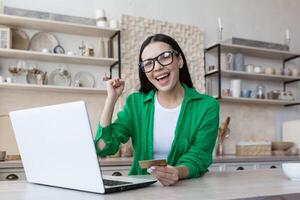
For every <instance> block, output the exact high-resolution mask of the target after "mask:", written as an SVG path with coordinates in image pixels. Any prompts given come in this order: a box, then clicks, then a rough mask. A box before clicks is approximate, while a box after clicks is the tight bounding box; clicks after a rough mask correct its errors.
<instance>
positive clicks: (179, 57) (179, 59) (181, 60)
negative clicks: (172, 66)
mask: <svg viewBox="0 0 300 200" xmlns="http://www.w3.org/2000/svg"><path fill="white" fill-rule="evenodd" d="M178 63H179V69H181V68H183V59H182V56H181V55H179V56H178Z"/></svg>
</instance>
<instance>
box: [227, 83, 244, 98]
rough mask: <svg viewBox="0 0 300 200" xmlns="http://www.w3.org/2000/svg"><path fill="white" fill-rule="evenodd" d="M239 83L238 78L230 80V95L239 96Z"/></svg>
mask: <svg viewBox="0 0 300 200" xmlns="http://www.w3.org/2000/svg"><path fill="white" fill-rule="evenodd" d="M241 85H242V81H241V80H240V79H234V80H231V81H230V92H231V96H232V97H237V98H238V97H240V96H241Z"/></svg>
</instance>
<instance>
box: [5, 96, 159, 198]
mask: <svg viewBox="0 0 300 200" xmlns="http://www.w3.org/2000/svg"><path fill="white" fill-rule="evenodd" d="M9 116H10V119H11V122H12V126H13V130H14V133H15V137H16V141H17V145H18V148H19V151H20V155H21V157H22V163H23V166H24V170H25V174H26V177H27V181H28V182H31V183H37V184H43V185H49V186H56V187H62V188H69V189H75V190H81V191H88V192H94V193H100V194H103V193H111V192H118V191H124V190H129V189H135V188H140V187H145V186H148V185H150V184H152V183H155V182H156V180H154V179H153V178H149V179H148V178H144V179H143V178H133V177H130V176H129V177H126V176H125V177H122V176H105V175H102V173H101V166H100V163H99V162H101V161H99V159H98V157H97V155H96V149H95V146H94V141H93V136H92V131H91V127H90V123H89V118H88V114H87V110H86V106H85V103H84V102H83V101H78V102H71V103H65V104H59V105H52V106H45V107H39V108H32V109H26V110H19V111H13V112H10V113H9Z"/></svg>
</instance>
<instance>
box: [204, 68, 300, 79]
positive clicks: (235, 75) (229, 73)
mask: <svg viewBox="0 0 300 200" xmlns="http://www.w3.org/2000/svg"><path fill="white" fill-rule="evenodd" d="M217 73H218V70H214V71H211V72H208V73H207V74H206V75H205V76H206V77H207V76H210V75H213V74H217ZM221 75H222V76H224V77H230V78H244V79H254V80H273V81H296V80H300V77H293V76H282V75H268V74H258V73H249V72H243V71H233V70H221Z"/></svg>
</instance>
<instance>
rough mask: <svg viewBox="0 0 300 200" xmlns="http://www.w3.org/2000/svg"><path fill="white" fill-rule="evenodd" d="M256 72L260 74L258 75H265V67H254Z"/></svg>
mask: <svg viewBox="0 0 300 200" xmlns="http://www.w3.org/2000/svg"><path fill="white" fill-rule="evenodd" d="M254 72H255V73H258V74H260V73H263V72H264V70H263V67H262V66H255V67H254Z"/></svg>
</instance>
